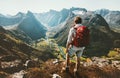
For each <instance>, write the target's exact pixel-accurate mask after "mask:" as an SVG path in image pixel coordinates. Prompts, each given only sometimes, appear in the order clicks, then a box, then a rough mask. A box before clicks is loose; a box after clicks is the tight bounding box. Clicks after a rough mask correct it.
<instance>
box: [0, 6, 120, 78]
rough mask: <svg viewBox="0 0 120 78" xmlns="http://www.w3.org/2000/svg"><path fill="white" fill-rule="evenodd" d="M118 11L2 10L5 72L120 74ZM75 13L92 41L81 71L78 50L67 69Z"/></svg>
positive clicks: (96, 77) (19, 75)
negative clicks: (8, 13)
mask: <svg viewBox="0 0 120 78" xmlns="http://www.w3.org/2000/svg"><path fill="white" fill-rule="evenodd" d="M119 15H120V12H119V11H110V10H96V11H87V10H86V9H85V8H75V7H72V8H70V9H65V8H64V9H62V10H61V11H55V10H50V11H48V12H46V13H32V12H31V11H28V12H27V13H26V14H25V13H21V12H19V13H18V14H16V15H15V16H9V17H8V16H4V15H0V78H77V77H78V78H120V75H119V73H120V33H119V30H120V24H119V21H120V19H119ZM76 16H80V17H81V18H82V19H83V22H82V24H83V25H85V26H87V27H88V28H89V29H90V45H89V46H87V47H86V49H85V51H84V53H83V55H82V57H81V58H80V60H81V61H80V69H79V70H78V73H77V77H75V76H74V73H73V68H74V65H75V56H73V57H72V58H71V62H70V72H69V73H66V72H64V71H62V68H63V67H64V66H65V58H66V55H65V45H66V41H67V37H68V33H69V30H70V28H71V27H72V26H73V25H74V23H73V20H74V17H76ZM114 17H115V18H114ZM111 21H112V22H111Z"/></svg>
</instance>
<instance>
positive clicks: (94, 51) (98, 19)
mask: <svg viewBox="0 0 120 78" xmlns="http://www.w3.org/2000/svg"><path fill="white" fill-rule="evenodd" d="M74 17H75V16H74ZM74 17H73V18H72V19H69V20H67V22H66V24H64V26H63V28H61V29H60V31H58V32H57V33H56V35H55V36H54V38H56V40H57V42H58V44H59V45H63V46H65V44H66V41H67V35H68V32H69V29H70V28H71V27H72V26H73V24H74V23H73V20H74ZM80 17H82V19H83V23H82V24H83V25H85V26H88V27H89V29H90V45H89V46H88V48H86V51H85V55H87V56H101V55H106V54H107V53H108V51H109V50H110V49H111V48H113V47H114V42H115V41H116V40H119V39H120V34H119V33H115V32H113V31H112V30H111V29H110V28H109V25H108V24H107V22H106V21H105V19H104V18H103V17H102V16H101V15H99V14H93V13H92V12H86V13H85V14H84V15H80ZM117 47H119V46H117Z"/></svg>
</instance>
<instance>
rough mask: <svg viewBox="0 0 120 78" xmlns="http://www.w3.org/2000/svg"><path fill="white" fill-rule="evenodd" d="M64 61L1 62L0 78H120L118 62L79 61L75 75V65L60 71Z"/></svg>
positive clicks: (106, 59)
mask: <svg viewBox="0 0 120 78" xmlns="http://www.w3.org/2000/svg"><path fill="white" fill-rule="evenodd" d="M64 66H65V62H64V61H60V60H57V59H53V60H48V61H46V62H45V63H42V64H40V63H39V61H38V60H36V59H35V60H27V61H26V62H25V63H24V64H22V62H21V61H20V60H15V61H14V62H13V61H11V62H10V61H9V62H1V65H0V69H1V71H0V78H120V61H117V60H112V59H110V58H99V57H92V58H91V59H90V58H88V59H86V61H81V65H80V68H79V70H78V72H77V73H76V75H75V74H74V72H73V69H74V66H75V63H74V62H71V63H70V71H69V72H65V71H62V68H63V67H64Z"/></svg>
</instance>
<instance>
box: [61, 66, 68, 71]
mask: <svg viewBox="0 0 120 78" xmlns="http://www.w3.org/2000/svg"><path fill="white" fill-rule="evenodd" d="M68 71H69V67H68V66H67V67H63V68H62V71H61V72H68Z"/></svg>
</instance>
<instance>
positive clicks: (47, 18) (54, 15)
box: [36, 7, 87, 27]
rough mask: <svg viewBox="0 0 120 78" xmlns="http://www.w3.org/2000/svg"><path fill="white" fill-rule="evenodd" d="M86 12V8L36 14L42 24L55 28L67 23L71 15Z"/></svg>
mask: <svg viewBox="0 0 120 78" xmlns="http://www.w3.org/2000/svg"><path fill="white" fill-rule="evenodd" d="M86 11H87V10H86V9H84V8H74V7H72V8H70V9H65V8H64V9H62V10H61V11H55V10H50V11H49V12H46V13H41V14H36V17H37V18H38V19H39V20H40V22H42V23H45V24H47V25H48V26H51V27H54V26H57V25H59V24H61V23H63V22H64V21H66V20H67V19H68V17H69V16H70V15H71V14H82V13H85V12H86ZM43 19H44V20H43Z"/></svg>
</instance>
